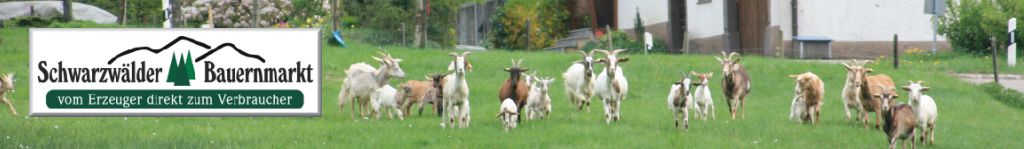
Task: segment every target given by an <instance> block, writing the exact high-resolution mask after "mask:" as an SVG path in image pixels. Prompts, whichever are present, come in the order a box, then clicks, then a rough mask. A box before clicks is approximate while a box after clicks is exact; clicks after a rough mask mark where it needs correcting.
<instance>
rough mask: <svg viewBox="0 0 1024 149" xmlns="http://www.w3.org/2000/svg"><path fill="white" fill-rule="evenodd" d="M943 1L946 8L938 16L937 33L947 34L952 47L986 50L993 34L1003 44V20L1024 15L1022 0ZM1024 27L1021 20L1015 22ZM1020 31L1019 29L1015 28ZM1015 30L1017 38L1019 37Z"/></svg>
mask: <svg viewBox="0 0 1024 149" xmlns="http://www.w3.org/2000/svg"><path fill="white" fill-rule="evenodd" d="M958 2H959V3H957V1H953V0H949V1H946V3H947V5H948V6H949V11H948V13H947V14H946V16H945V17H939V33H940V34H942V35H943V36H946V39H948V40H949V41H950V44H952V45H953V46H954V47H955V48H954V49H962V51H963V52H969V53H978V54H983V53H989V52H990V51H991V50H990V49H991V41H990V40H989V38H991V37H992V36H995V37H996V40H998V41H1001V42H999V43H998V44H1000V45H1006V43H1007V42H1006V41H1007V40H1008V35H1007V33H1006V20H1008V19H1009V18H1017V19H1024V1H1021V0H995V1H988V0H982V1H958ZM1017 26H1021V27H1024V21H1018V25H1017ZM1018 31H1020V29H1018ZM1019 33H1020V32H1018V33H1017V34H1018V38H1017V42H1020V41H1022V40H1021V38H1020V37H1019V36H1020V34H1019Z"/></svg>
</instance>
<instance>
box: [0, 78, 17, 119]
mask: <svg viewBox="0 0 1024 149" xmlns="http://www.w3.org/2000/svg"><path fill="white" fill-rule="evenodd" d="M14 81H15V80H14V73H7V74H6V75H3V76H0V101H2V102H4V104H6V105H7V108H8V110H11V114H12V115H14V116H18V110H15V109H14V103H12V102H11V99H8V98H7V93H13V92H14Z"/></svg>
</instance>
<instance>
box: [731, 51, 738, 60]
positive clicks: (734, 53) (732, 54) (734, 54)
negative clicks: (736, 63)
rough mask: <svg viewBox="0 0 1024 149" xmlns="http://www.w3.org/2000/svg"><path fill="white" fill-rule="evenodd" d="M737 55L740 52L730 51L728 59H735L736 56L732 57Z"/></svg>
mask: <svg viewBox="0 0 1024 149" xmlns="http://www.w3.org/2000/svg"><path fill="white" fill-rule="evenodd" d="M737 55H740V54H739V53H736V52H732V53H730V54H729V60H735V58H736V57H734V56H737Z"/></svg>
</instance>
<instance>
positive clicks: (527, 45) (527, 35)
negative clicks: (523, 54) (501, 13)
mask: <svg viewBox="0 0 1024 149" xmlns="http://www.w3.org/2000/svg"><path fill="white" fill-rule="evenodd" d="M526 50H527V51H529V50H530V19H526Z"/></svg>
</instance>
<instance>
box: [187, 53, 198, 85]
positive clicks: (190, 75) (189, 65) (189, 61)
mask: <svg viewBox="0 0 1024 149" xmlns="http://www.w3.org/2000/svg"><path fill="white" fill-rule="evenodd" d="M185 75H188V80H196V70H195V69H193V68H192V51H188V58H187V59H185Z"/></svg>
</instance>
